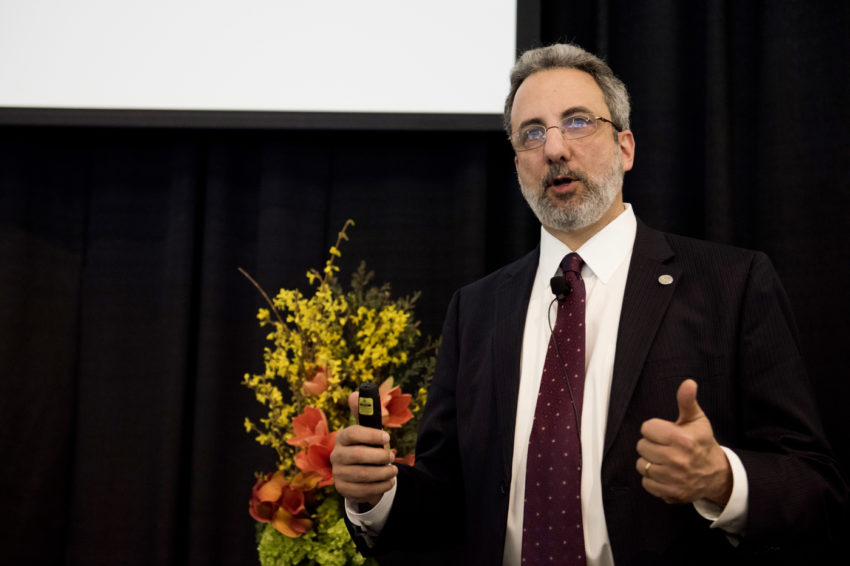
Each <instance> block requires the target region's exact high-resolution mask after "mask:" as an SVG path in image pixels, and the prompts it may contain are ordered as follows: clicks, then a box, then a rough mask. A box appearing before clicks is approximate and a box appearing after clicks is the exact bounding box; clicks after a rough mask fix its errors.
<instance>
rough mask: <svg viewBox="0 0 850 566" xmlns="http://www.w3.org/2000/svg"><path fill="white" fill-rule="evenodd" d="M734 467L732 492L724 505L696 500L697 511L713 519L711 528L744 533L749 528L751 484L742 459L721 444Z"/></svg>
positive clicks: (732, 532)
mask: <svg viewBox="0 0 850 566" xmlns="http://www.w3.org/2000/svg"><path fill="white" fill-rule="evenodd" d="M721 448H723V452H725V453H726V458H727V459H728V460H729V466H730V467H731V468H732V494H731V495H730V496H729V501H727V502H726V505H725V506H724V507H721V506H720V505H715V504H714V503H711V502H710V501H707V500H705V499H700V500H699V501H694V508H695V509H696V510H697V513H699V514H700V515H702V516H703V517H704V518H706V519H708V520H709V521H711V522H712V523H711V528H713V529H723V530H724V531H726V532H727V533H728V534H731V535H737V536H740V535H743V534H744V531H745V530H746V528H747V511H748V498H749V484H748V483H747V471H746V470H745V469H744V464H742V463H741V459H740V458H738V455H737V454H735V453H734V452H733V451H732V450H730V449H729V448H726V447H725V446H721Z"/></svg>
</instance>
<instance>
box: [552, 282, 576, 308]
mask: <svg viewBox="0 0 850 566" xmlns="http://www.w3.org/2000/svg"><path fill="white" fill-rule="evenodd" d="M549 286H550V287H552V293H554V294H555V298H556V299H558V302H559V303H560V302H561V301H563V300H564V299H566V298H567V295H569V294H570V293H572V292H573V288H572V287H570V284H569V283H567V280H566V279H565V278H564V276H563V275H556V276H555V277H553V278H552V279H550V280H549Z"/></svg>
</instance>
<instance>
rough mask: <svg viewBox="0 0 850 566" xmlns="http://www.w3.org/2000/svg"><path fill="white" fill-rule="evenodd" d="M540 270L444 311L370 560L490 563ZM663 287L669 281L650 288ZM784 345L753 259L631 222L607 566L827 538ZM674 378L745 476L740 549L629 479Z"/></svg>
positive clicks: (827, 466)
mask: <svg viewBox="0 0 850 566" xmlns="http://www.w3.org/2000/svg"><path fill="white" fill-rule="evenodd" d="M537 261H538V251H537V250H535V251H534V252H532V253H530V254H528V255H527V256H525V257H524V258H522V259H520V260H518V261H516V262H514V263H512V264H510V265H508V266H506V267H504V268H502V269H500V270H499V271H496V272H495V273H493V274H491V275H489V276H488V277H485V278H484V279H481V280H480V281H477V282H476V283H473V284H471V285H469V286H467V287H464V288H463V289H461V290H460V291H458V292H457V293H456V294H455V296H454V298H453V299H452V302H451V305H450V306H449V310H448V315H447V317H446V323H445V326H444V328H443V345H442V348H441V351H440V354H439V357H438V363H437V371H436V374H435V378H434V381H433V384H432V387H431V392H430V397H429V401H428V407H427V409H426V412H425V415H424V417H423V421H422V423H421V425H420V429H419V441H418V445H417V450H416V454H417V460H416V466H415V467H414V468H407V467H401V469H400V470H399V476H398V491H397V494H396V500H395V503H394V505H393V510H392V512H391V514H390V517H389V519H388V521H387V524H386V526H385V528H384V531H383V532H382V534H381V536H380V537H379V540H378V543H377V544H376V546H375V547H374V548H373V549H366V547H365V546H363V545H362V541H361V543H360V544H361V549H362V550H364V551H366V552H367V553H370V554H378V555H381V554H382V553H384V552H388V551H393V552H395V551H399V550H401V551H403V552H406V551H413V550H416V551H417V552H426V553H427V552H432V551H433V549H434V548H436V547H441V546H445V547H447V548H449V550H448V552H447V553H446V554H443V555H442V557H441V560H443V561H444V562H446V563H462V564H500V563H501V559H502V551H503V545H504V537H505V525H506V518H507V511H508V490H509V486H510V481H511V459H512V454H513V438H514V424H515V418H516V404H517V392H518V388H519V374H520V354H521V348H522V335H523V327H524V324H525V315H526V309H527V305H528V299H529V296H530V293H531V286H532V282H533V279H534V275H535V271H536V268H537ZM663 274H667V275H671V276H672V277H673V280H674V282H673V283H672V284H670V285H661V284H659V282H658V278H659V276H660V275H663ZM795 332H796V330H795V327H794V323H793V320H792V316H791V311H790V308H789V305H788V301H787V298H786V296H785V293H784V291H783V290H782V287H781V284H780V282H779V280H778V278H777V276H776V273H775V272H774V270H773V268H772V266H771V264H770V262H769V260H768V259H767V257H766V256H765V255H764V254H761V253H759V252H752V251H747V250H741V249H736V248H731V247H727V246H721V245H718V244H712V243H707V242H702V241H698V240H693V239H689V238H683V237H678V236H673V235H668V234H663V233H661V232H658V231H655V230H652V229H650V228H647V227H646V226H645V225H643V224H642V223H640V222H638V229H637V236H636V240H635V246H634V252H633V255H632V260H631V265H630V267H629V273H628V280H627V284H626V291H625V296H624V299H623V308H622V314H621V320H620V327H619V333H618V337H617V352H616V358H615V363H614V375H613V380H612V387H611V395H610V405H609V412H608V419H607V428H606V431H605V445H604V456H603V464H602V483H603V490H604V491H603V493H604V494H603V500H604V507H605V516H606V522H607V525H608V532H609V536H610V540H611V545H612V549H613V553H614V557H615V560H616V562H617V564H618V565H622V564H635V563H645V564H661V563H669V564H685V563H695V564H700V563H711V562H714V563H717V564H719V563H723V564H726V563H729V561H730V560H731V561H735V560H737V559H739V558H740V559H741V561H742V562H743V563H752V562H753V561H754V560H756V558H754V557H757V556H765V557H772V558H769V560H773V559H774V558H777V559H778V557H782V556H789V554H788V549H789V548H792V547H794V546H795V544H796V543H797V542H798V541H808V542H812V541H814V540H816V539H817V537H820V536H822V535H824V534H825V533H826V532H828V529H829V528H830V525H831V522H830V521H831V519H832V517H833V516H835V514H836V513H840V512H841V505H842V502H843V500H844V498H845V492H846V487H845V485H844V482H843V480H842V478H841V476H840V475H839V473H838V472H837V471H836V466H835V463H834V461H833V460H832V458H831V456H830V455H829V449H828V447H827V446H826V442H825V440H824V434H823V432H822V429H821V425H820V422H819V419H818V417H817V409H816V407H815V404H814V402H813V398H812V395H811V392H810V390H809V384H808V380H807V377H806V372H805V368H804V366H803V362H802V360H801V358H800V354H799V351H798V347H797V340H796V336H795ZM686 377H691V378H694V379H695V380H696V381H697V382H698V383H699V396H698V400H699V403H700V405H701V406H702V408H703V410H704V411H705V412H706V414H707V415H708V417H709V419H710V420H711V423H712V425H713V427H714V431H715V436H716V437H717V439H718V441H719V442H720V443H721V444H722V445H724V446H727V447H730V448H732V449H733V450H735V451H736V453H737V454H738V455H739V456H740V458H741V460H742V462H743V464H744V467H745V468H746V471H747V477H748V482H749V515H748V522H747V525H748V526H747V534H746V537H745V538H744V543H743V544H741V545H740V546H739V547H738V548H737V549H735V548H733V547H732V546H731V545H730V544H729V542H728V540H727V538H726V536H725V535H724V533H722V532H721V531H719V530H717V529H709V527H708V522H707V521H706V520H705V519H703V518H701V517H699V516H698V514H697V513H696V512H695V510H694V509H693V507H692V506H691V505H668V504H665V503H664V502H663V501H661V500H659V499H657V498H655V497H653V496H651V495H649V494H648V493H646V492H645V491H644V490H643V489H642V487H641V485H640V476H639V475H638V474H637V473H636V471H635V469H634V465H635V460H636V459H637V454H636V450H635V446H636V444H637V441H638V440H639V438H640V426H641V424H642V423H643V422H644V421H645V420H646V419H649V418H652V417H661V418H665V419H669V420H675V419H676V416H677V410H678V409H677V406H676V401H675V394H676V389H677V388H678V386H679V384H680V383H681V382H682V380H683V379H684V378H686ZM436 556H437V555H435V554H432V555H431V556H430V558H429V559H427V560H426V561H430V562H434V561H435V560H437V558H436ZM744 557H745V558H744ZM717 560H722V562H716V561H717Z"/></svg>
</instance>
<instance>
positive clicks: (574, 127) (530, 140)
mask: <svg viewBox="0 0 850 566" xmlns="http://www.w3.org/2000/svg"><path fill="white" fill-rule="evenodd" d="M600 120H601V121H603V122H608V123H609V124H611V125H612V126H613V127H614V129H615V130H616V131H618V132H619V131H621V129H620V128H619V127H618V126H617V124H615V123H614V122H612V121H611V120H609V119H607V118H603V117H602V116H593V115H591V114H581V113H580V114H570V115H569V116H567V117H566V118H564V119H563V120H561V123H560V124H558V125H557V126H549V127H548V128H547V127H546V126H542V125H540V124H534V125H531V126H526V127H524V128H522V129H521V130H518V131H516V132H514V133H512V134H511V135H510V136H509V137H508V139H509V140H511V144H512V145H513V146H514V149H515V150H516V151H528V150H529V149H537V148H538V147H542V146H543V144H545V143H546V134H547V132H548V131H549V130H551V129H552V128H558V129H559V130H560V131H561V135H562V136H564V139H567V140H577V139H581V138H586V137H587V136H589V135H591V134H592V133H594V132H595V131H596V130H597V129H599V121H600Z"/></svg>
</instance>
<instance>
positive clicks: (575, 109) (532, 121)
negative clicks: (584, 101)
mask: <svg viewBox="0 0 850 566" xmlns="http://www.w3.org/2000/svg"><path fill="white" fill-rule="evenodd" d="M579 113H583V114H592V115H594V116H595V115H596V114H594V113H593V111H592V110H591V109H590V108H588V107H587V106H570V107H569V108H567V109H566V110H564V111H563V112H561V119H562V120H563V119H564V118H566V117H567V116H572V115H573V114H579ZM538 124H539V125H541V126H545V125H546V124H545V123H544V122H543V120H541V119H540V118H529V119H528V120H523V121H522V122H521V123H520V125H519V126H517V131H519V130H521V129H523V128H525V127H526V126H532V125H534V126H536V125H538ZM553 125H554V124H553Z"/></svg>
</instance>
